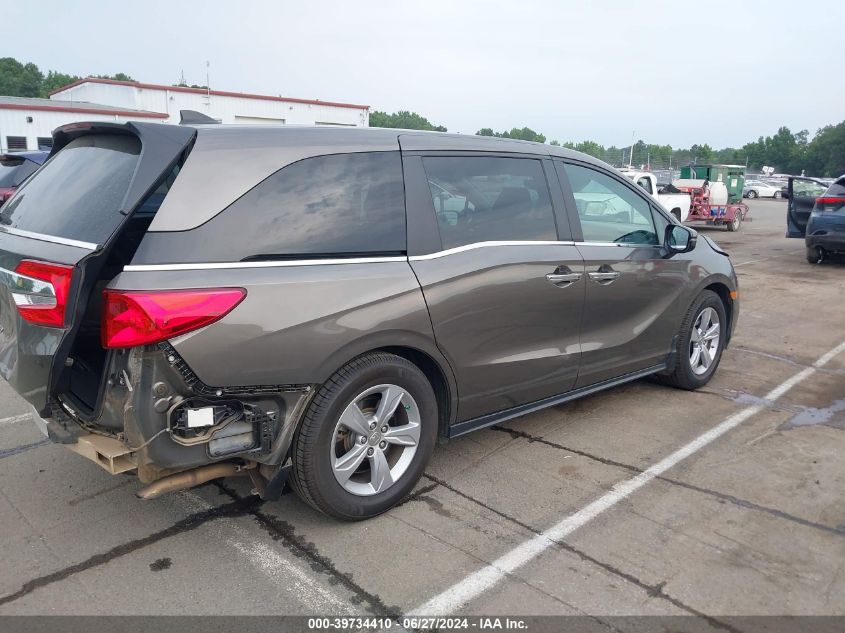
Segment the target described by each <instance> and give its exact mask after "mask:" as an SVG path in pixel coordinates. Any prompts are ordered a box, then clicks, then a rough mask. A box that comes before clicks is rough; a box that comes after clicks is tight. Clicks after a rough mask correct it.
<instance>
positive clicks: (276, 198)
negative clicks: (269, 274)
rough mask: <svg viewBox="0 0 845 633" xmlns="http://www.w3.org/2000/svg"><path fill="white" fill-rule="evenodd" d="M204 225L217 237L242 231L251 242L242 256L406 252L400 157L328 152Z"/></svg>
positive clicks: (286, 169) (290, 167)
mask: <svg viewBox="0 0 845 633" xmlns="http://www.w3.org/2000/svg"><path fill="white" fill-rule="evenodd" d="M209 226H213V231H214V234H215V235H216V236H227V235H243V234H244V232H245V231H247V232H248V236H249V239H248V240H247V239H246V238H244V240H239V241H242V242H248V243H249V251H250V253H249V254H248V255H247V256H246V258H256V257H258V258H261V257H273V256H276V257H278V256H284V257H288V256H302V255H305V256H309V255H310V256H316V255H341V256H342V255H346V254H358V253H401V252H404V251H405V197H404V186H403V182H402V163H401V159H400V157H399V152H362V153H354V154H332V155H327V156H316V157H314V158H307V159H305V160H301V161H299V162H296V163H293V164H291V165H288V166H287V167H284V168H283V169H280V170H279V171H277V172H276V173H275V174H273V175H272V176H270V177H269V178H267V179H266V180H264V181H263V182H262V183H261V184H259V185H257V186H256V187H255V188H254V189H252V190H250V191H249V192H247V193H246V194H244V195H243V196H242V197H241V198H240V199H238V200H237V201H236V202H234V203H233V204H232V205H231V206H230V207H228V208H227V209H226V210H225V211H223V212H222V213H221V214H220V215H219V216H218V217H216V218H215V219H214V220H213V221H212V222H210V223H209ZM240 250H241V251H242V250H243V248H242V245H241V249H240ZM238 254H241V255H242V253H235V252H232V253H231V255H230V256H231V257H235V256H236V255H238ZM240 258H241V257H239V259H240Z"/></svg>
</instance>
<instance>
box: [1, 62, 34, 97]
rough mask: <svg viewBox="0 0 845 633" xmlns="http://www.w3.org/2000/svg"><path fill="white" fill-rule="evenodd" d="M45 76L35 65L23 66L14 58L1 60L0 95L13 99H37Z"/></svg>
mask: <svg viewBox="0 0 845 633" xmlns="http://www.w3.org/2000/svg"><path fill="white" fill-rule="evenodd" d="M43 81H44V75H43V74H42V73H41V71H40V70H38V66H36V65H35V64H32V63H29V64H22V63H20V62H19V61H18V60H16V59H15V58H14V57H3V58H0V94H3V95H9V96H12V97H37V96H39V95H40V94H41V83H42V82H43Z"/></svg>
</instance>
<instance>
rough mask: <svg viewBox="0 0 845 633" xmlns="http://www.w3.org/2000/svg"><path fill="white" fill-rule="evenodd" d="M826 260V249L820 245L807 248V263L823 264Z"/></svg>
mask: <svg viewBox="0 0 845 633" xmlns="http://www.w3.org/2000/svg"><path fill="white" fill-rule="evenodd" d="M826 261H827V251H826V250H824V249H823V248H822V247H821V246H816V247H815V248H812V249H807V263H809V264H824V263H825V262H826Z"/></svg>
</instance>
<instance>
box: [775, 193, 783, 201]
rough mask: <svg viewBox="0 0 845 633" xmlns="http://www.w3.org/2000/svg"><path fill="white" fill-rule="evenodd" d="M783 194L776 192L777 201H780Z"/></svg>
mask: <svg viewBox="0 0 845 633" xmlns="http://www.w3.org/2000/svg"><path fill="white" fill-rule="evenodd" d="M782 197H783V194H782V193H781V192H780V191H775V200H780V199H781V198H782Z"/></svg>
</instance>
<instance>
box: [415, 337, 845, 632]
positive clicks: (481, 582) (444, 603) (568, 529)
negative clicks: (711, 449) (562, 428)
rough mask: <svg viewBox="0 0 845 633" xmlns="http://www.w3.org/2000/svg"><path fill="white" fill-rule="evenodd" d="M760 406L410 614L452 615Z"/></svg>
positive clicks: (804, 373) (802, 375) (809, 371)
mask: <svg viewBox="0 0 845 633" xmlns="http://www.w3.org/2000/svg"><path fill="white" fill-rule="evenodd" d="M843 351H845V341H843V342H842V343H840V344H839V345H837V346H836V347H835V348H833V349H832V350H830V351H829V352H827V353H826V354H824V355H823V356H821V357H820V358H819V359H818V360H817V361H816V362H815V363H813V365H812V366H811V367H807V368H806V369H802V370H801V371H799V372H798V373H797V374H795V375H794V376H792V377H791V378H789V379H788V380H786V381H785V382H783V383H781V384H780V385H778V386H777V387H775V388H774V389H772V390H771V391H770V392H769V393H767V394H766V395H765V397H764V400H767V401H770V402H774V401H775V400H777V399H778V398H780V397H782V396H783V395H784V394H785V393H786V392H788V391H789V390H790V389H792V388H793V387H794V386H795V385H797V384H798V383H800V382H801V381H803V380H806V379H807V378H809V377H810V376H812V375H813V374H814V373H815V372H816V371H817V370H818V369H819V368H821V367H823V366H824V365H826V364H827V363H829V362H830V361H831V360H832V359H833V358H834V357H835V356H836V355H837V354H839V353H841V352H843ZM763 409H765V407H764V406H763V405H760V404H757V405H753V406H750V407H747V408H745V409H743V410H742V411H739V412H738V413H735V414H734V415H732V416H730V417H729V418H727V419H726V420H725V421H723V422H722V423H720V424H718V425H717V426H715V427H713V428H712V429H710V430H709V431H707V432H706V433H704V434H702V435H700V436H698V437H697V438H695V439H694V440H693V441H692V442H690V443H689V444H687V445H686V446H683V447H681V448H680V449H678V450H677V451H675V452H674V453H672V454H671V455H669V456H668V457H666V458H664V459H662V460H661V461H659V462H657V463H656V464H654V465H653V466H651V467H650V468H648V469H647V470H645V471H643V472H642V473H640V474H639V475H636V476H635V477H631V478H630V479H627V480H625V481H622V482H620V483H618V484H616V485H615V486H614V487H613V488H612V489H611V490H610V492H607V493H606V494H604V495H602V496H601V497H599V498H598V499H596V500H595V501H593V502H592V503H591V504H589V505H588V506H586V507H584V508H582V509H581V510H578V511H577V512H575V513H574V514H571V515H569V516H568V517H566V518H565V519H563V520H562V521H561V522H560V523H558V524H557V525H554V526H552V527H551V528H549V529H548V530H546V531H545V532H543V533H542V534H538V535H537V536H535V537H534V538H532V539H529V540H528V541H525V542H523V543H522V544H521V545H518V546H516V547H515V548H514V549H512V550H511V551H509V552H508V553H506V554H504V555H503V556H500V557H499V558H497V559H496V560H494V561H493V562H492V563H490V564H489V565H487V566H486V567H483V568H482V569H479V570H478V571H476V572H474V573H472V574H470V575H469V576H467V577H466V578H464V579H463V580H461V581H459V582H457V583H455V584H454V585H452V586H451V587H449V588H448V589H446V591H444V592H442V593H440V594H439V595H437V596H434V597H433V598H432V599H431V600H429V601H428V602H426V603H424V604H421V605H420V606H419V607H417V608H416V609H414V610H413V611H412V612H411V613H410V615H424V616H440V615H454V613H455V611H456V610H457V609H459V608H460V607H462V606H464V605H465V604H466V603H468V602H469V601H470V600H472V599H474V598H476V597H478V596H479V595H481V594H482V593H484V592H485V591H487V590H488V589H490V588H492V587H493V586H495V585H496V584H497V583H498V582H499V581H501V580H503V579H504V578H505V577H506V576H507V575H508V574H511V573H513V572H514V571H516V570H517V569H519V568H520V567H522V566H523V565H525V564H526V563H528V562H530V561H532V560H533V559H535V558H536V557H537V556H539V555H540V554H542V553H543V552H544V551H546V550H547V549H549V548H550V547H554V546H555V545H556V543H557V542H558V541H561V540H562V539H564V538H566V537H567V536H568V535H570V534H571V533H572V532H574V531H575V530H577V529H578V528H580V527H583V526H584V525H586V524H587V523H589V522H590V521H592V520H593V519H594V518H596V517H597V516H598V515H599V514H601V513H602V512H604V511H605V510H607V509H608V508H611V507H613V506H614V505H616V504H617V503H619V502H620V501H622V500H623V499H625V498H626V497H627V496H629V495H630V494H632V493H633V492H635V491H637V490H639V489H640V488H642V487H643V486H645V485H646V484H647V483H648V482H650V481H651V480H652V479H654V478H655V477H657V476H659V475H661V474H663V473H664V472H666V471H667V470H669V469H670V468H672V467H673V466H675V465H676V464H677V463H678V462H680V461H682V460H684V459H686V458H687V457H689V456H690V455H692V454H693V453H695V452H697V451H699V450H701V449H702V448H704V447H705V446H707V445H708V444H710V443H711V442H713V441H714V440H716V439H718V438H719V437H721V436H722V435H724V434H725V433H727V432H728V431H730V430H731V429H733V428H736V427H737V426H739V425H740V424H742V423H743V422H745V421H746V420H747V419H748V418H750V417H752V416H753V415H755V414H757V413H759V412H760V411H762V410H763Z"/></svg>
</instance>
